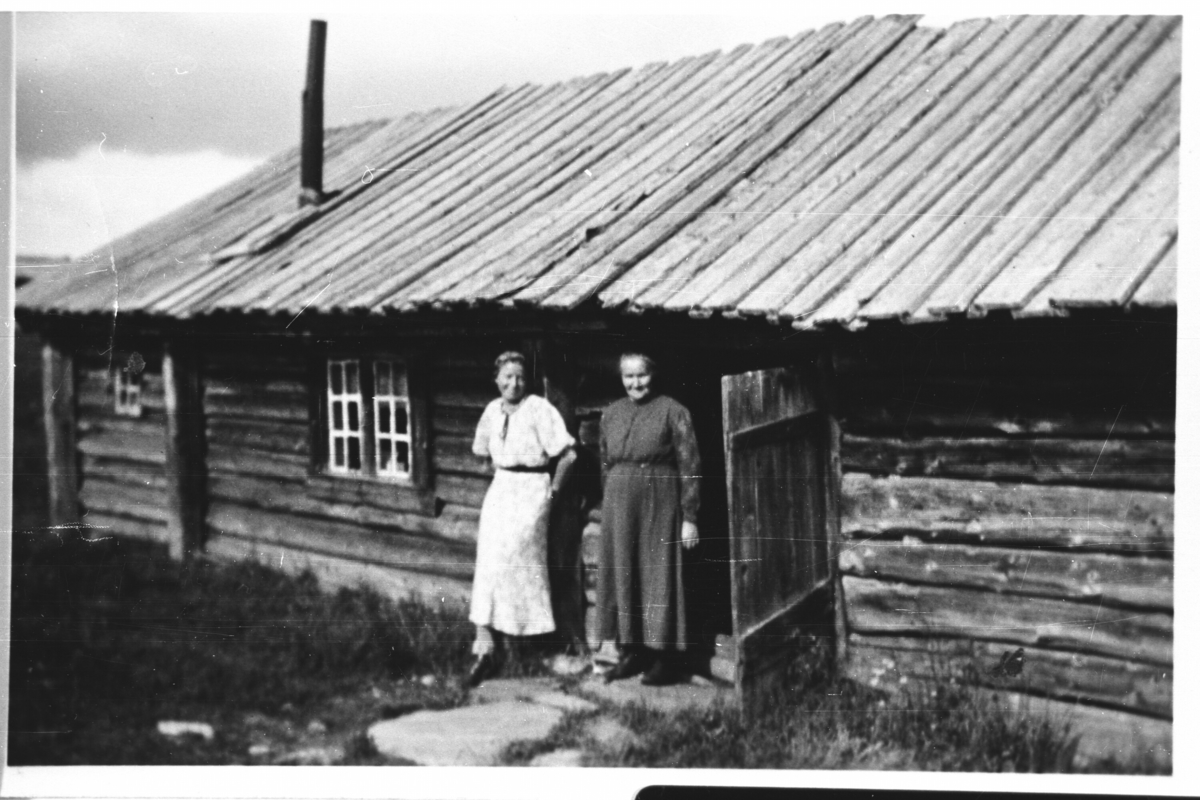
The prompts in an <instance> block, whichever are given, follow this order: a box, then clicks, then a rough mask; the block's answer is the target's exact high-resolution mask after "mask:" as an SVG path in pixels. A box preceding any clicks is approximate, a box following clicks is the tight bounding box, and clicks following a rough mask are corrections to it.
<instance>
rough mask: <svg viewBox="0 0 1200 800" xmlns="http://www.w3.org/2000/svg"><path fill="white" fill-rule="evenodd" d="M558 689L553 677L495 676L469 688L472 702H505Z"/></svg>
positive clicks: (529, 697) (527, 698) (526, 698)
mask: <svg viewBox="0 0 1200 800" xmlns="http://www.w3.org/2000/svg"><path fill="white" fill-rule="evenodd" d="M557 690H558V681H557V680H555V679H554V678H496V679H495V680H490V681H484V682H483V683H481V684H479V685H478V686H476V687H475V688H474V689H472V690H471V701H472V702H474V703H505V702H510V701H513V700H529V699H531V698H533V697H534V696H535V695H539V694H546V693H548V692H554V691H557Z"/></svg>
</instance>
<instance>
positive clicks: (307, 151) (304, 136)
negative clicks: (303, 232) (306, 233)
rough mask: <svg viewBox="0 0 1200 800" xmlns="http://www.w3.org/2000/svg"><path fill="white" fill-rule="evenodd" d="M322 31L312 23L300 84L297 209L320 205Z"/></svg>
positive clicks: (323, 25) (316, 22)
mask: <svg viewBox="0 0 1200 800" xmlns="http://www.w3.org/2000/svg"><path fill="white" fill-rule="evenodd" d="M325 28H326V23H325V21H324V20H320V19H314V20H313V21H312V27H311V28H310V30H309V35H308V78H307V80H306V82H305V84H304V94H303V95H302V98H301V102H302V105H303V119H302V120H301V124H300V206H301V207H303V206H309V205H312V206H315V205H320V203H321V201H322V200H324V199H325V193H324V191H323V190H322V186H321V184H322V177H321V172H322V161H323V160H324V157H325V152H324V151H325V142H324V139H325Z"/></svg>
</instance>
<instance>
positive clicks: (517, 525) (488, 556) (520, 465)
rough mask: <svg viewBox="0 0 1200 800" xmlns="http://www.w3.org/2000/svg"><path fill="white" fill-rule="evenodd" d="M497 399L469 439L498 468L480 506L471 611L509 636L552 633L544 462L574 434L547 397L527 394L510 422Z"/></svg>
mask: <svg viewBox="0 0 1200 800" xmlns="http://www.w3.org/2000/svg"><path fill="white" fill-rule="evenodd" d="M502 403H503V401H502V400H501V399H500V398H496V399H495V400H493V401H492V402H491V403H489V404H488V407H487V408H486V409H484V412H483V417H482V418H481V419H480V420H479V426H478V427H477V428H476V429H475V443H474V445H473V446H472V450H473V451H474V452H475V454H476V455H479V456H491V459H492V463H493V464H494V465H495V466H496V474H495V477H493V478H492V485H491V486H489V487H488V491H487V495H486V496H485V497H484V499H483V508H482V509H481V510H480V513H479V544H478V547H477V549H476V551H475V581H474V583H473V584H472V586H471V613H470V619H471V622H474V623H475V624H476V625H485V626H487V627H489V628H492V629H494V630H498V631H501V632H503V633H507V634H511V635H514V636H532V635H534V634H539V633H550V632H551V631H553V630H554V613H553V611H552V609H551V606H550V575H549V570H548V566H547V561H546V536H547V530H548V526H549V510H550V471H549V464H550V459H552V458H554V457H556V456H559V455H561V454H562V453H563V451H564V450H566V449H567V448H568V447H570V446H571V445H573V444H575V439H574V438H572V437H571V435H570V434H569V433H567V427H566V425H565V424H564V423H563V419H562V416H561V415H559V413H558V410H557V409H556V408H555V407H554V406H553V405H551V404H550V401H548V400H546V399H545V398H544V397H538V396H537V395H526V396H525V398H524V399H523V400H522V401H521V403H520V405H518V406H517V408H516V410H514V411H513V412H512V413H511V414H508V415H507V416H508V424H507V425H505V419H504V418H505V416H506V415H505V413H504V410H503V405H502Z"/></svg>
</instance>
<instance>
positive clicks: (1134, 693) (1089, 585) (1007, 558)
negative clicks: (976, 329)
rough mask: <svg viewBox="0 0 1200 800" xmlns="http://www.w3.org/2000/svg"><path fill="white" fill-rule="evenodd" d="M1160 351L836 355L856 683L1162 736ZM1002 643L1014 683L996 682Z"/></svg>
mask: <svg viewBox="0 0 1200 800" xmlns="http://www.w3.org/2000/svg"><path fill="white" fill-rule="evenodd" d="M1161 327H1163V328H1167V326H1161ZM1173 336H1174V329H1173V328H1170V329H1169V330H1163V331H1161V332H1157V333H1156V332H1153V331H1149V332H1148V331H1146V330H1144V329H1138V328H1136V327H1135V326H1134V325H1133V324H1132V323H1130V324H1129V326H1128V327H1127V328H1125V329H1121V330H1117V331H1114V330H1112V326H1111V325H1109V326H1108V327H1107V328H1102V329H1098V330H1097V329H1093V328H1088V327H1087V326H1086V325H1082V324H1079V323H1076V325H1075V327H1074V328H1071V327H1067V326H1062V327H1059V328H1055V327H1053V326H1051V325H1046V326H1039V325H1034V324H1029V325H1027V326H1024V327H1022V326H1020V323H1016V324H1014V326H1013V327H1012V328H1011V329H1009V330H1008V331H1006V332H1004V333H1003V335H996V332H995V331H994V330H993V331H991V332H990V334H989V335H987V336H984V335H982V334H979V335H974V334H971V333H970V332H963V331H961V330H959V331H950V330H939V331H930V330H929V329H921V328H920V327H918V326H914V328H912V329H905V330H902V331H899V332H896V333H895V334H894V335H888V336H883V335H881V336H876V337H871V336H869V335H867V334H866V333H862V334H858V335H857V338H853V339H846V340H844V341H843V343H842V344H841V345H840V346H839V348H838V349H837V355H836V356H835V370H836V381H837V391H838V394H839V404H838V408H839V417H840V423H841V426H842V430H843V439H842V444H841V459H842V465H843V480H842V497H841V502H842V511H841V522H842V528H841V537H842V541H841V553H840V558H839V566H840V570H841V573H842V578H841V581H842V587H843V592H844V599H845V615H846V623H847V626H848V654H847V659H848V668H849V670H850V673H851V674H852V675H853V676H855V677H857V678H859V679H861V680H863V681H866V682H868V683H870V684H872V685H882V686H888V685H890V686H895V685H898V684H902V683H906V682H908V681H909V680H917V681H919V680H944V679H946V678H947V677H950V676H958V677H960V678H963V679H965V680H968V681H970V682H974V683H977V684H982V685H984V686H986V687H990V688H993V689H995V690H998V691H1003V692H1015V693H1017V694H1023V695H1026V696H1029V695H1033V696H1038V697H1040V698H1043V699H1044V700H1045V702H1048V703H1051V704H1052V705H1053V704H1058V707H1061V708H1064V709H1066V708H1068V706H1066V705H1062V704H1084V705H1086V706H1087V707H1088V708H1091V709H1093V710H1094V713H1105V714H1110V715H1111V714H1113V713H1117V714H1123V715H1125V718H1126V719H1128V720H1133V721H1134V723H1131V724H1137V725H1139V726H1141V728H1140V729H1144V730H1145V731H1146V736H1149V737H1151V738H1152V739H1153V738H1156V737H1157V739H1163V737H1166V739H1169V737H1170V724H1169V720H1170V719H1171V697H1172V677H1173V662H1172V642H1173V629H1174V625H1173V622H1174V605H1173V574H1174V564H1173V550H1174V494H1173V488H1174V403H1175V399H1174V357H1175V352H1174V340H1173ZM1018 647H1021V648H1023V649H1024V663H1023V669H1022V670H1021V672H1020V673H1019V674H1015V675H1009V674H1006V673H1005V671H1004V670H1000V669H997V667H998V666H999V664H1000V661H1001V658H1002V657H1003V656H1004V654H1005V653H1011V652H1014V651H1016V649H1017V648H1018ZM1089 713H1093V712H1089Z"/></svg>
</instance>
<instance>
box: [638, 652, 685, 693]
mask: <svg viewBox="0 0 1200 800" xmlns="http://www.w3.org/2000/svg"><path fill="white" fill-rule="evenodd" d="M682 677H683V676H682V675H681V674H680V672H679V670H677V669H675V667H674V666H673V665H672V664H671V663H670V659H669V658H668V657H666V656H659V657H658V658H656V659H654V666H652V667H651V668H650V671H649V672H647V673H646V674H645V675H643V676H642V685H643V686H670V685H671V684H674V683H679V681H680V679H681V678H682Z"/></svg>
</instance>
